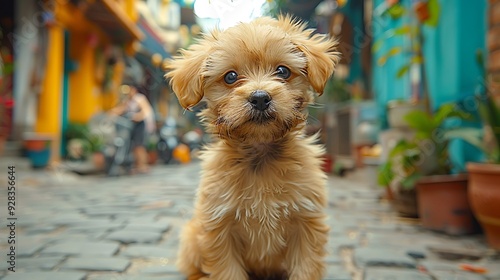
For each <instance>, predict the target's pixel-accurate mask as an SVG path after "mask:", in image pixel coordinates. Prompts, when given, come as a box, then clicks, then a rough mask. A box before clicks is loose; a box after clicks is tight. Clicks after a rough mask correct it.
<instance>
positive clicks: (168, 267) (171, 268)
mask: <svg viewBox="0 0 500 280" xmlns="http://www.w3.org/2000/svg"><path fill="white" fill-rule="evenodd" d="M139 273H141V274H147V275H158V274H167V275H168V274H170V275H171V274H177V275H179V271H178V269H177V267H176V266H175V264H170V263H169V264H165V265H155V266H148V267H144V268H143V269H140V270H139Z"/></svg>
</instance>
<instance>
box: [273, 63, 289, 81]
mask: <svg viewBox="0 0 500 280" xmlns="http://www.w3.org/2000/svg"><path fill="white" fill-rule="evenodd" d="M290 75H292V72H291V71H290V69H288V67H286V66H278V68H276V76H278V77H280V78H282V79H285V80H286V79H288V78H290Z"/></svg>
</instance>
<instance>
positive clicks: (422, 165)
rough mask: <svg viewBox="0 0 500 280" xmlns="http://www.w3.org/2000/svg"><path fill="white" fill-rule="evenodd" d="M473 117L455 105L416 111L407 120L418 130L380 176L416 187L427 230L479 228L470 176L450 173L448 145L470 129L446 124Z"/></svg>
mask: <svg viewBox="0 0 500 280" xmlns="http://www.w3.org/2000/svg"><path fill="white" fill-rule="evenodd" d="M453 118H458V119H461V120H464V119H465V120H468V119H472V116H471V115H470V114H467V113H465V112H464V111H461V110H459V109H457V106H456V105H455V104H446V105H443V106H441V107H440V108H439V110H437V111H436V112H435V113H434V114H432V115H431V114H428V113H426V112H422V111H413V112H410V113H408V114H407V115H406V116H405V121H406V122H407V123H408V125H409V127H411V128H412V129H413V130H414V131H415V138H414V139H413V140H411V141H401V142H399V143H398V145H396V147H395V148H394V149H393V150H392V151H391V154H390V158H391V161H390V162H389V163H388V164H389V165H390V167H389V168H387V166H385V167H384V168H385V170H384V169H383V170H384V172H385V173H382V172H381V173H380V174H379V178H381V180H382V181H383V179H384V176H385V178H389V179H390V180H399V182H400V184H401V186H402V187H403V189H407V190H408V189H411V190H415V194H416V201H417V205H418V206H417V209H418V216H419V217H420V220H421V223H422V226H423V227H424V228H427V229H431V230H435V231H440V232H444V233H447V234H452V235H460V234H469V233H473V232H476V231H477V224H476V222H475V218H474V216H473V214H472V211H471V209H470V205H469V203H468V199H467V175H465V174H451V169H452V165H451V161H450V158H449V155H448V144H449V142H450V141H451V139H453V138H454V137H453V136H454V135H455V134H463V133H464V131H466V130H467V131H468V129H467V128H463V127H461V126H460V125H459V126H451V125H449V124H447V122H449V121H450V120H451V119H453Z"/></svg>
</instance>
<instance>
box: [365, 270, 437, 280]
mask: <svg viewBox="0 0 500 280" xmlns="http://www.w3.org/2000/svg"><path fill="white" fill-rule="evenodd" d="M363 280H432V277H430V276H429V275H426V274H423V273H421V272H419V271H418V270H415V269H403V268H388V267H370V268H367V269H366V270H365V271H364V272H363ZM439 280H441V279H439Z"/></svg>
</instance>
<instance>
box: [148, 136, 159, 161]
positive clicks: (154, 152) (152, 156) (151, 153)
mask: <svg viewBox="0 0 500 280" xmlns="http://www.w3.org/2000/svg"><path fill="white" fill-rule="evenodd" d="M147 141H148V143H147V145H146V151H147V152H148V164H149V165H153V164H155V163H156V161H157V160H158V149H157V146H158V136H157V135H156V134H154V135H151V136H149V137H148V140H147Z"/></svg>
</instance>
